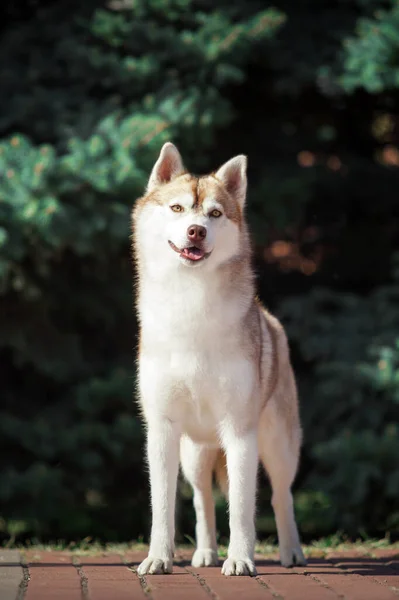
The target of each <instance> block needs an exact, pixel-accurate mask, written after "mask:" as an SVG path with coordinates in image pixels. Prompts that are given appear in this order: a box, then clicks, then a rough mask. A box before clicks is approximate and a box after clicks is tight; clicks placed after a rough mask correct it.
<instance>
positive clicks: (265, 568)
mask: <svg viewBox="0 0 399 600" xmlns="http://www.w3.org/2000/svg"><path fill="white" fill-rule="evenodd" d="M304 573H306V570H303V569H302V570H296V569H285V568H284V567H281V566H280V565H275V564H267V563H266V564H262V562H259V561H258V576H259V579H260V580H261V581H263V582H265V583H266V585H267V586H268V587H269V588H270V590H271V591H272V592H273V594H274V595H275V594H278V595H279V596H283V597H284V598H289V599H290V600H304V599H305V598H306V600H333V599H336V597H337V596H336V594H335V593H334V592H333V591H332V590H330V589H328V588H327V587H324V586H323V585H322V583H320V582H319V581H316V580H315V579H312V577H310V576H309V575H305V574H304Z"/></svg>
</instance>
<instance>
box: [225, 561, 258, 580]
mask: <svg viewBox="0 0 399 600" xmlns="http://www.w3.org/2000/svg"><path fill="white" fill-rule="evenodd" d="M222 574H223V575H227V576H229V575H249V576H250V577H255V575H256V569H255V564H254V562H253V560H250V559H249V558H244V559H241V560H240V559H235V558H227V559H226V560H225V561H224V563H223V567H222Z"/></svg>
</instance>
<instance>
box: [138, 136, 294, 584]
mask: <svg viewBox="0 0 399 600" xmlns="http://www.w3.org/2000/svg"><path fill="white" fill-rule="evenodd" d="M246 187H247V178H246V158H245V156H236V157H235V158H233V159H231V160H230V161H228V162H227V163H226V164H224V165H223V166H222V167H220V169H219V170H218V171H216V173H213V174H211V175H208V176H204V177H195V176H193V175H190V174H189V173H187V172H186V171H185V169H184V167H183V163H182V160H181V157H180V154H179V152H178V150H177V149H176V147H175V146H174V145H173V144H170V143H168V144H165V145H164V146H163V148H162V151H161V154H160V156H159V159H158V161H157V162H156V164H155V166H154V168H153V171H152V173H151V176H150V179H149V183H148V188H147V190H146V193H145V195H144V196H143V197H142V198H140V199H139V200H138V201H137V202H136V205H135V207H134V210H133V234H134V255H135V260H136V265H137V273H138V290H137V310H138V316H139V323H140V350H139V360H138V366H139V394H140V405H141V408H142V413H143V415H144V418H145V422H146V425H147V452H148V462H149V469H150V481H151V505H152V532H151V543H150V548H149V554H148V558H146V559H145V560H144V561H143V562H142V563H141V565H140V566H139V568H138V573H139V574H140V575H144V574H146V573H170V572H171V571H172V563H173V553H174V533H175V523H174V519H175V497H176V483H177V477H178V471H179V462H180V464H181V467H182V470H183V473H184V476H185V477H186V478H187V480H188V481H189V482H190V484H191V485H192V488H193V492H194V506H195V512H196V521H197V523H196V538H197V549H196V550H195V553H194V556H193V559H192V564H193V565H194V566H195V567H201V566H208V565H215V564H217V546H216V531H215V512H214V501H213V495H212V477H213V473H214V472H215V473H216V477H217V480H218V482H219V485H220V486H221V489H222V490H223V492H224V493H225V494H226V497H227V498H228V502H229V524H230V544H229V548H228V556H227V559H226V560H225V561H224V564H223V567H222V573H224V574H225V575H255V573H256V570H255V564H254V546H255V526H254V517H255V498H256V480H257V469H258V461H259V459H260V460H261V461H262V463H263V465H264V467H265V469H266V471H267V473H268V476H269V478H270V482H271V485H272V489H273V496H272V504H273V508H274V513H275V518H276V524H277V531H278V538H279V546H280V558H281V562H282V564H283V565H284V566H291V565H293V564H304V563H305V559H304V556H303V554H302V550H301V546H300V541H299V536H298V531H297V527H296V523H295V517H294V511H293V501H292V494H291V485H292V483H293V480H294V477H295V474H296V470H297V464H298V457H299V450H300V444H301V427H300V421H299V414H298V403H297V393H296V385H295V379H294V376H293V372H292V368H291V364H290V358H289V350H288V344H287V340H286V337H285V334H284V331H283V328H282V326H281V325H280V323H279V322H278V321H277V320H276V319H275V318H274V317H273V316H271V315H270V314H269V313H268V312H267V311H266V310H265V309H263V308H262V306H261V305H260V303H259V302H258V301H257V299H256V295H255V286H254V274H253V270H252V267H251V250H250V243H249V236H248V230H247V225H246V222H245V218H244V208H245V199H246Z"/></svg>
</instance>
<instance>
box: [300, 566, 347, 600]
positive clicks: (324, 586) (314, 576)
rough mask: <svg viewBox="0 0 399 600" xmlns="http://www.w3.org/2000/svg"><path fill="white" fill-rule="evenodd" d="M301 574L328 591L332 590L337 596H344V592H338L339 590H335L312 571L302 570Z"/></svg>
mask: <svg viewBox="0 0 399 600" xmlns="http://www.w3.org/2000/svg"><path fill="white" fill-rule="evenodd" d="M303 575H305V577H310V579H313V581H315V582H316V583H318V584H319V585H320V586H321V587H323V588H325V589H326V590H330V592H333V594H335V595H336V596H337V597H338V598H345V594H340V593H339V592H337V590H335V589H334V588H333V587H331V586H330V585H328V583H326V582H325V581H323V580H322V579H320V578H319V577H317V575H315V574H314V573H308V572H307V571H304V572H303Z"/></svg>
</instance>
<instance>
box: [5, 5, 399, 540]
mask: <svg viewBox="0 0 399 600" xmlns="http://www.w3.org/2000/svg"><path fill="white" fill-rule="evenodd" d="M3 10H4V11H5V19H4V21H3V24H2V28H3V31H2V37H1V41H0V47H1V52H0V80H1V82H2V94H1V96H0V136H1V141H0V358H1V361H0V376H1V381H2V402H1V405H0V449H1V455H0V456H1V457H0V469H1V475H0V477H1V479H0V480H1V485H0V507H1V508H0V517H1V519H0V532H2V535H3V536H4V537H5V538H8V537H11V538H12V539H15V538H16V537H18V536H19V538H21V537H23V536H28V537H31V536H39V537H42V538H45V537H47V538H52V539H54V538H59V537H63V538H66V539H73V538H75V539H76V538H79V537H80V538H82V537H86V536H87V535H91V536H94V537H100V538H103V539H109V540H110V539H112V540H122V539H127V538H132V537H138V536H140V535H144V536H145V535H147V533H148V529H149V510H148V489H147V475H146V469H145V466H144V463H143V452H142V446H143V434H142V429H141V424H140V421H139V418H138V415H137V410H136V407H135V404H134V402H133V396H134V347H135V336H136V332H137V327H136V322H135V318H134V314H133V311H132V265H131V261H130V248H129V235H130V224H129V214H130V210H131V206H132V204H133V202H134V200H135V198H137V197H138V196H139V195H140V194H141V193H142V191H143V188H144V186H145V183H146V178H147V177H148V174H149V171H150V169H151V166H152V164H153V162H154V161H155V159H156V156H157V153H158V152H159V149H160V147H161V145H162V143H163V142H165V141H166V140H168V139H172V140H173V141H175V142H176V143H177V144H178V146H179V148H180V149H181V151H182V153H183V156H184V158H185V160H186V163H187V167H188V168H190V169H192V170H195V171H207V170H211V169H214V168H215V167H216V166H217V165H218V164H221V163H222V162H223V161H224V160H226V159H228V158H230V156H232V155H233V154H234V153H242V152H245V153H247V154H248V156H249V166H250V171H249V176H250V190H249V200H248V216H249V219H250V223H251V227H252V230H253V233H254V238H255V249H256V266H257V272H258V274H259V288H260V293H261V296H262V297H263V299H264V300H265V302H266V304H267V305H268V306H270V307H271V308H272V309H273V310H275V311H276V312H277V313H278V314H280V315H281V317H282V318H283V320H284V322H285V323H286V325H287V329H288V332H289V336H290V340H291V341H292V350H293V359H294V363H295V369H296V372H297V374H298V380H299V384H300V394H301V398H302V407H303V408H302V414H303V420H304V427H305V445H304V451H303V461H302V469H301V472H300V474H299V477H298V483H297V490H298V491H297V496H296V502H297V510H298V515H299V519H300V522H301V528H302V530H303V532H304V534H305V535H320V534H327V533H331V532H333V531H335V530H336V529H337V528H341V529H343V530H345V531H347V532H348V533H356V532H359V531H366V532H369V533H381V532H385V531H387V530H390V531H398V530H399V507H398V501H397V498H398V495H399V494H398V493H399V471H398V467H397V456H398V450H399V444H398V432H397V429H396V423H397V421H398V396H399V349H398V346H397V340H398V339H399V310H398V308H397V307H398V294H399V292H398V287H399V284H398V283H397V281H398V279H397V277H396V275H395V273H394V274H393V275H392V269H391V263H392V256H393V255H394V251H395V249H396V248H397V245H398V239H399V236H398V233H399V231H398V222H399V211H398V202H397V197H396V194H395V191H394V190H395V186H396V189H397V186H398V183H399V176H398V166H399V151H398V150H397V145H398V144H397V142H398V123H397V115H396V112H395V102H396V100H397V88H398V83H399V80H398V48H399V42H398V40H399V21H398V7H397V3H396V2H394V1H391V2H390V1H377V0H346V1H343V0H342V1H340V2H335V1H334V2H333V1H331V2H330V1H328V2H322V3H320V2H318V1H317V0H301V1H300V2H297V3H295V4H294V3H291V2H288V0H280V1H278V2H276V3H274V8H272V7H270V8H265V6H264V5H263V3H261V2H258V1H257V0H251V1H250V2H244V1H242V2H241V1H240V2H237V3H229V2H227V1H221V2H219V3H218V6H217V8H216V9H215V8H214V5H213V3H211V2H209V1H208V0H198V1H197V2H195V1H194V0H151V1H146V2H144V1H141V0H134V1H133V0H112V1H111V2H110V3H108V4H107V3H105V2H102V1H100V0H88V1H87V2H85V3H81V2H78V1H77V0H69V1H68V2H66V1H65V0H61V1H59V2H56V3H55V2H53V3H51V2H45V1H43V0H41V1H39V2H30V1H29V0H17V1H16V2H15V1H13V2H11V0H6V2H5V5H4V8H3ZM276 244H277V245H276ZM278 244H279V245H278ZM284 244H285V245H284ZM395 264H396V263H395ZM395 264H394V270H395V268H396V267H395ZM395 277H396V278H395ZM182 491H183V496H182V500H181V502H180V527H179V529H180V532H181V534H184V533H187V534H189V535H192V533H193V523H192V517H193V513H192V507H191V505H190V498H189V494H187V490H186V488H184V486H183V490H182ZM370 507H373V508H372V510H370ZM222 508H223V506H222V504H221V503H219V504H218V513H219V512H220V513H221V514H222V511H221V509H222ZM226 523H227V521H226V519H225V520H224V521H223V520H222V521H221V523H220V532H221V535H224V534H226V533H227V528H226ZM273 530H274V525H273V521H272V519H271V511H270V507H269V493H268V491H267V488H266V487H264V486H262V488H261V491H260V507H259V533H260V535H261V536H262V535H267V534H269V533H270V532H271V531H273Z"/></svg>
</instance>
